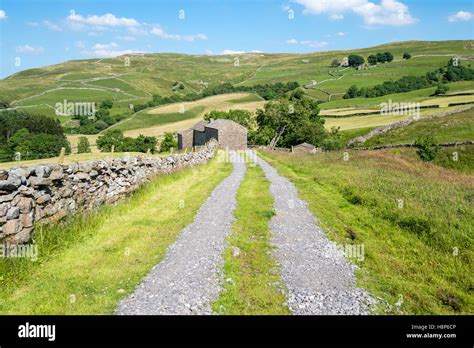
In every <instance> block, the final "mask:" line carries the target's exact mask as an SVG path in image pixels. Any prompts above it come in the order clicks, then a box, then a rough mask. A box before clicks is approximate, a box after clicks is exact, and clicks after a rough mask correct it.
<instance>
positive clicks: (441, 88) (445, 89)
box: [434, 84, 449, 95]
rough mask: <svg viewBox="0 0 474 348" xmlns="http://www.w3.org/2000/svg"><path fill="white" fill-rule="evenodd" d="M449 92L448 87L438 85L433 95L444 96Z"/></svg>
mask: <svg viewBox="0 0 474 348" xmlns="http://www.w3.org/2000/svg"><path fill="white" fill-rule="evenodd" d="M448 91H449V87H448V86H446V85H443V84H439V85H438V88H436V91H435V92H434V95H442V94H446V93H448Z"/></svg>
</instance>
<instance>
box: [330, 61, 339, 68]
mask: <svg viewBox="0 0 474 348" xmlns="http://www.w3.org/2000/svg"><path fill="white" fill-rule="evenodd" d="M339 65H341V64H340V63H339V61H338V60H337V59H333V60H332V62H331V67H333V68H335V67H338V66H339Z"/></svg>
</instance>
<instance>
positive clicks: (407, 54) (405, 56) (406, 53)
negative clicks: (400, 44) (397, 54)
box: [403, 52, 411, 59]
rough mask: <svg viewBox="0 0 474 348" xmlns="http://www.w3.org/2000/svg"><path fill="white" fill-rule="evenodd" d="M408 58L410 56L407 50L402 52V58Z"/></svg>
mask: <svg viewBox="0 0 474 348" xmlns="http://www.w3.org/2000/svg"><path fill="white" fill-rule="evenodd" d="M410 58H411V54H410V53H408V52H405V53H403V59H410Z"/></svg>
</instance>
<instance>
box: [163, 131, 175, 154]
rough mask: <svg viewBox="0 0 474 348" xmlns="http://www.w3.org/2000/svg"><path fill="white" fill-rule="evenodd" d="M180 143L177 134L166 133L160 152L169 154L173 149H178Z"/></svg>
mask: <svg viewBox="0 0 474 348" xmlns="http://www.w3.org/2000/svg"><path fill="white" fill-rule="evenodd" d="M177 147H178V141H177V139H176V133H172V132H166V133H165V137H164V139H163V141H162V142H161V144H160V152H168V151H170V149H171V148H177Z"/></svg>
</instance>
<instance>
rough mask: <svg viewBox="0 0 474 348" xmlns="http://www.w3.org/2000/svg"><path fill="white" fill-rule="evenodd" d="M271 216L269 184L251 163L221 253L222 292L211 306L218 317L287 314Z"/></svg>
mask: <svg viewBox="0 0 474 348" xmlns="http://www.w3.org/2000/svg"><path fill="white" fill-rule="evenodd" d="M273 215H274V211H273V197H272V196H271V194H270V183H269V182H268V180H266V178H265V175H264V173H263V171H262V170H261V169H260V167H258V166H255V165H254V164H252V163H251V162H250V161H248V164H247V173H246V175H245V178H244V181H243V182H242V184H241V185H240V188H239V190H238V192H237V208H236V209H235V211H234V216H235V219H236V221H235V223H234V224H233V226H232V233H231V235H230V236H229V237H228V238H227V248H226V250H225V252H224V279H226V280H227V279H231V280H232V282H229V281H225V282H224V283H223V291H222V292H221V293H220V295H219V298H218V300H217V301H216V302H215V303H214V304H213V309H214V311H215V312H217V313H219V314H231V315H232V314H233V315H252V314H256V315H258V314H260V315H262V314H289V310H288V307H287V306H286V304H285V303H286V298H285V295H284V294H283V291H282V284H281V281H280V276H279V269H278V265H277V263H276V261H275V260H274V259H273V257H272V255H271V251H272V247H271V246H270V238H271V234H270V231H269V227H268V222H269V221H270V219H271V218H272V216H273Z"/></svg>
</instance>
